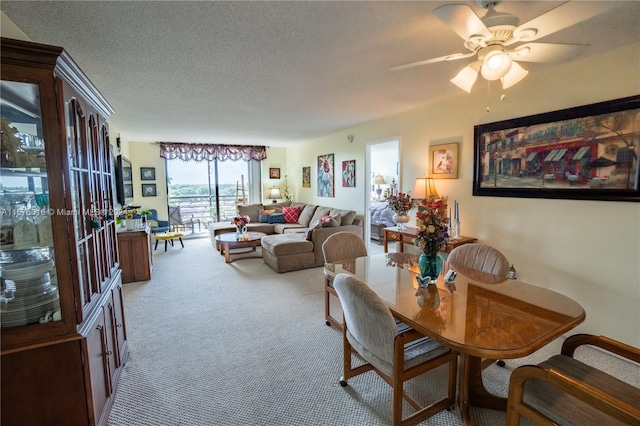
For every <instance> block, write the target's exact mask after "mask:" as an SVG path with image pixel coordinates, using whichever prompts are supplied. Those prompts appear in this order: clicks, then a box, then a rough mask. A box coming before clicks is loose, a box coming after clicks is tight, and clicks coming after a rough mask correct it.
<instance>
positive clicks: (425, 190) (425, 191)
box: [411, 178, 440, 200]
mask: <svg viewBox="0 0 640 426" xmlns="http://www.w3.org/2000/svg"><path fill="white" fill-rule="evenodd" d="M432 195H433V197H434V198H436V199H438V198H440V195H439V194H438V191H436V185H435V182H434V179H433V178H417V179H416V184H415V186H414V187H413V194H412V195H411V198H413V199H416V200H425V199H427V198H429V197H430V196H432Z"/></svg>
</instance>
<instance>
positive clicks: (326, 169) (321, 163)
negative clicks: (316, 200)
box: [317, 154, 336, 198]
mask: <svg viewBox="0 0 640 426" xmlns="http://www.w3.org/2000/svg"><path fill="white" fill-rule="evenodd" d="M334 158H335V156H334V154H325V155H318V162H317V167H318V197H331V198H333V197H335V196H336V193H335V169H334Z"/></svg>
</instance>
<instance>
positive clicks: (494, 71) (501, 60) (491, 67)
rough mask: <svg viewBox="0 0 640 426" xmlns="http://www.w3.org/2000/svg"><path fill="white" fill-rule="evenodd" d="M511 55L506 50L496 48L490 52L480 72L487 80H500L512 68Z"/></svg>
mask: <svg viewBox="0 0 640 426" xmlns="http://www.w3.org/2000/svg"><path fill="white" fill-rule="evenodd" d="M511 63H512V61H511V57H509V55H507V54H506V53H504V52H500V51H497V50H494V51H492V52H489V53H488V54H487V56H485V58H484V60H483V61H482V68H480V73H481V74H482V76H483V77H484V78H485V79H487V80H498V79H501V78H502V77H504V76H505V75H506V74H507V73H508V72H509V70H510V69H511Z"/></svg>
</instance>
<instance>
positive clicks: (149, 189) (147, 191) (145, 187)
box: [142, 183, 156, 197]
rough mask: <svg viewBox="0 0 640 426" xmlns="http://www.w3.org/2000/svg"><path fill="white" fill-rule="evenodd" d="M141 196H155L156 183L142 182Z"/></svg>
mask: <svg viewBox="0 0 640 426" xmlns="http://www.w3.org/2000/svg"><path fill="white" fill-rule="evenodd" d="M142 196H143V197H155V196H156V184H155V183H143V184H142Z"/></svg>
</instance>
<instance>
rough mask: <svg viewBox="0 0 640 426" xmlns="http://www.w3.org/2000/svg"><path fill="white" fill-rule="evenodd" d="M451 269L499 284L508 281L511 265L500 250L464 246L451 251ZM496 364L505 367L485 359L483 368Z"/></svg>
mask: <svg viewBox="0 0 640 426" xmlns="http://www.w3.org/2000/svg"><path fill="white" fill-rule="evenodd" d="M447 262H449V265H450V267H452V268H453V269H454V270H456V271H457V272H459V273H461V274H462V275H464V276H466V277H468V278H471V279H474V280H477V281H479V282H482V283H485V284H498V283H501V282H504V281H506V279H507V274H508V273H509V268H510V267H511V263H509V260H508V259H507V258H506V256H505V255H504V254H502V253H501V252H500V251H499V250H498V249H496V248H494V247H491V246H489V245H486V244H481V243H472V244H463V245H461V246H458V247H456V248H454V249H453V250H451V253H449V256H448V258H447ZM494 361H495V362H496V364H498V365H499V366H500V367H504V366H505V363H504V361H503V360H501V359H498V360H493V359H485V360H483V361H482V367H483V368H487V367H488V366H489V365H491V364H493V362H494Z"/></svg>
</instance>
